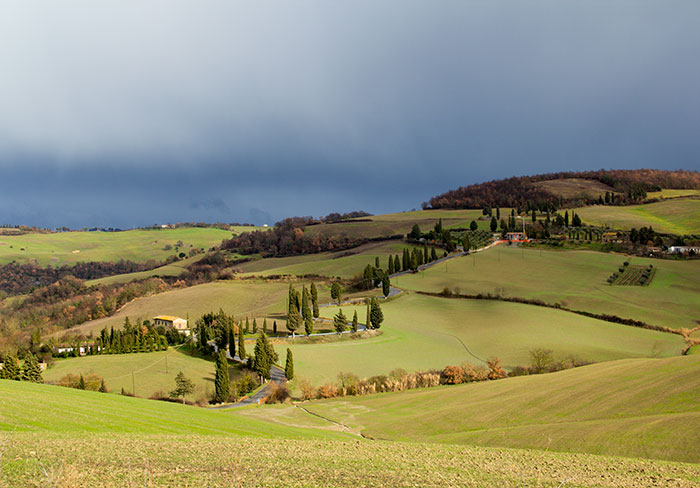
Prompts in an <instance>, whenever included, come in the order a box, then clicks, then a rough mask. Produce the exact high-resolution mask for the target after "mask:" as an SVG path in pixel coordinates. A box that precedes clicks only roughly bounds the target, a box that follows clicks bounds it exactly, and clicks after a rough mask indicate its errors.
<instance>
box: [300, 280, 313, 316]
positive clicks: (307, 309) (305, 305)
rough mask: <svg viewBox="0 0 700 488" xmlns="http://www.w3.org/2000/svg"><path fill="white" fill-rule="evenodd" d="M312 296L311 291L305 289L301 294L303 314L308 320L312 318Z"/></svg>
mask: <svg viewBox="0 0 700 488" xmlns="http://www.w3.org/2000/svg"><path fill="white" fill-rule="evenodd" d="M310 302H311V294H310V293H309V290H307V289H306V287H304V288H303V289H302V292H301V314H302V315H303V316H304V318H305V319H306V318H307V317H308V318H311V306H310Z"/></svg>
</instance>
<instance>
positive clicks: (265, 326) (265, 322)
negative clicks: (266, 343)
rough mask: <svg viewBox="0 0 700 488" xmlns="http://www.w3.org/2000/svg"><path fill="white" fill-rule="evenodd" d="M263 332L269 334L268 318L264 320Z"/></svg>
mask: <svg viewBox="0 0 700 488" xmlns="http://www.w3.org/2000/svg"><path fill="white" fill-rule="evenodd" d="M263 332H265V334H267V317H265V318H264V319H263Z"/></svg>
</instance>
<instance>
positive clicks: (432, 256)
mask: <svg viewBox="0 0 700 488" xmlns="http://www.w3.org/2000/svg"><path fill="white" fill-rule="evenodd" d="M437 258H438V257H437V252H435V248H434V247H433V248H431V249H430V260H431V261H437Z"/></svg>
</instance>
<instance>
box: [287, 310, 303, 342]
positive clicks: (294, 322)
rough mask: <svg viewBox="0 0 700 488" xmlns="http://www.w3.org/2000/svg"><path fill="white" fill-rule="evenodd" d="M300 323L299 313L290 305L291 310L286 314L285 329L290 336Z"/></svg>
mask: <svg viewBox="0 0 700 488" xmlns="http://www.w3.org/2000/svg"><path fill="white" fill-rule="evenodd" d="M300 325H301V315H300V314H299V311H298V310H297V309H296V307H292V311H291V312H290V313H289V314H288V315H287V330H288V331H289V332H291V333H292V337H293V336H294V333H295V331H296V330H297V329H298V328H299V326H300Z"/></svg>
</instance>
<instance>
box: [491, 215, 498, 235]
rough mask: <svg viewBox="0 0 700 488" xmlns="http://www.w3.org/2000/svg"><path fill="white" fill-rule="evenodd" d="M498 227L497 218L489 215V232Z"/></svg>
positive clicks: (494, 230)
mask: <svg viewBox="0 0 700 488" xmlns="http://www.w3.org/2000/svg"><path fill="white" fill-rule="evenodd" d="M497 229H498V220H496V217H491V232H496V230H497Z"/></svg>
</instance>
